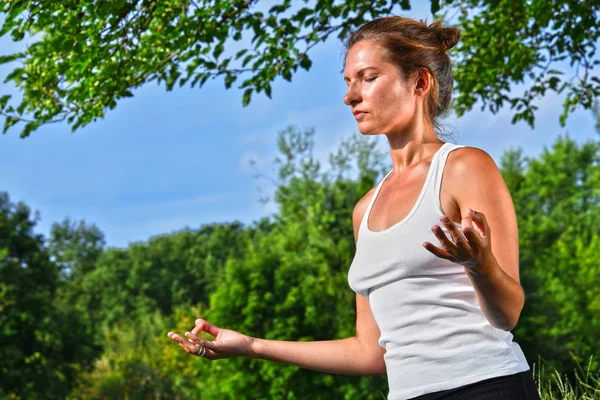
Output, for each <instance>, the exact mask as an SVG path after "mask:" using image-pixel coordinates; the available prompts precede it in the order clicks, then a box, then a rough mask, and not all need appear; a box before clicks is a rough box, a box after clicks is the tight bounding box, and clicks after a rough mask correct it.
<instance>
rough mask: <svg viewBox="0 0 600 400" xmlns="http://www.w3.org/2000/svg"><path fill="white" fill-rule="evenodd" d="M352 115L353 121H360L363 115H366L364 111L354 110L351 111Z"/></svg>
mask: <svg viewBox="0 0 600 400" xmlns="http://www.w3.org/2000/svg"><path fill="white" fill-rule="evenodd" d="M352 114H354V118H355V119H361V118H362V117H364V116H365V115H367V112H366V111H361V110H356V111H353V112H352Z"/></svg>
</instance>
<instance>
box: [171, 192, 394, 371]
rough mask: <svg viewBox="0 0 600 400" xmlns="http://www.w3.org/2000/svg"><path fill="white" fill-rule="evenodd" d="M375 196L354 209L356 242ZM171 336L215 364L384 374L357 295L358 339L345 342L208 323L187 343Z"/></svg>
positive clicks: (365, 307) (367, 313) (370, 321)
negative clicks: (246, 360)
mask: <svg viewBox="0 0 600 400" xmlns="http://www.w3.org/2000/svg"><path fill="white" fill-rule="evenodd" d="M372 195H373V190H371V191H369V193H367V194H366V195H365V196H364V197H363V198H362V199H361V200H360V201H359V202H358V203H357V204H356V207H355V208H354V212H353V214H352V222H353V226H354V239H355V240H356V239H357V236H358V228H359V226H360V222H361V220H362V218H363V215H364V213H365V210H366V207H367V204H368V202H369V200H370V198H371V196H372ZM201 331H205V332H207V333H208V334H210V335H212V336H214V337H215V340H214V341H207V340H204V339H201V338H199V337H198V336H197V335H198V334H199V333H200V332H201ZM168 336H169V337H170V338H171V339H173V340H175V341H176V342H178V343H179V345H180V346H181V347H183V348H184V349H185V350H186V351H188V352H189V353H194V354H197V352H198V350H199V349H200V346H204V347H205V348H206V352H205V355H204V357H205V358H208V359H211V360H214V359H219V358H228V357H236V356H247V357H252V358H258V359H263V360H270V361H277V362H282V363H287V364H293V365H298V366H300V367H303V368H308V369H312V370H317V371H323V372H328V373H336V374H348V375H377V374H384V373H385V363H384V359H383V355H384V353H385V350H384V349H383V348H382V347H381V346H379V343H378V340H379V336H380V332H379V327H378V326H377V324H376V323H375V319H374V318H373V314H372V312H371V307H370V305H369V301H368V300H367V299H366V298H365V297H363V296H360V295H358V294H357V295H356V335H355V336H353V337H350V338H346V339H339V340H327V341H313V342H291V341H280V340H266V339H258V338H251V337H249V336H246V335H242V334H240V333H238V332H235V331H231V330H228V329H221V328H218V327H216V326H215V325H212V324H210V323H208V322H207V321H205V320H202V319H198V320H196V326H195V327H194V329H193V330H192V332H187V333H186V336H187V337H188V339H185V338H182V337H181V336H179V335H177V334H175V333H173V332H169V334H168Z"/></svg>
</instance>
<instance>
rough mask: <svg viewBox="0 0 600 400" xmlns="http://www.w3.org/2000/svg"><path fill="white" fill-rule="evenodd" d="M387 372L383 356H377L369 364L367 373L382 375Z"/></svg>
mask: <svg viewBox="0 0 600 400" xmlns="http://www.w3.org/2000/svg"><path fill="white" fill-rule="evenodd" d="M386 372H387V367H386V366H385V361H384V359H383V357H378V358H377V359H375V360H373V362H371V363H370V364H369V370H368V372H367V375H384V374H385V373H386Z"/></svg>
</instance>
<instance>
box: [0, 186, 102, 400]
mask: <svg viewBox="0 0 600 400" xmlns="http://www.w3.org/2000/svg"><path fill="white" fill-rule="evenodd" d="M30 217H31V215H30V210H29V208H28V207H27V206H25V205H24V204H23V203H18V204H13V203H11V202H10V199H9V197H8V195H7V194H6V193H0V359H1V360H2V363H1V364H0V394H1V395H2V396H3V397H4V396H7V397H11V398H23V399H37V398H42V397H43V398H46V399H59V398H64V396H66V395H67V394H68V393H69V392H70V388H71V380H72V379H73V378H74V376H75V375H76V373H77V372H78V370H79V369H81V368H84V367H85V366H86V365H87V362H88V361H89V359H90V358H91V357H92V356H93V355H94V354H93V348H92V347H91V346H90V345H89V344H88V343H86V342H78V335H81V334H82V333H83V332H84V327H83V326H82V325H81V323H80V321H79V320H78V315H77V314H76V313H74V312H72V311H70V310H62V309H60V308H58V307H57V306H56V305H55V304H53V300H54V298H55V295H56V288H57V285H58V273H59V269H58V267H57V266H56V265H55V264H53V263H52V262H51V261H50V260H49V257H48V253H47V252H46V249H45V248H44V246H43V240H42V237H41V236H40V235H36V234H34V233H33V228H34V226H35V224H36V220H35V219H31V218H30ZM42 393H43V395H42Z"/></svg>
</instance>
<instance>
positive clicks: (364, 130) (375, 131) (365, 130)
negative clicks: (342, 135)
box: [358, 124, 381, 136]
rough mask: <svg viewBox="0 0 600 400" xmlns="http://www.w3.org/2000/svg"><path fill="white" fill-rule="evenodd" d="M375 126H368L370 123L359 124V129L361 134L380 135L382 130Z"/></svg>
mask: <svg viewBox="0 0 600 400" xmlns="http://www.w3.org/2000/svg"><path fill="white" fill-rule="evenodd" d="M374 128H375V127H373V126H368V125H362V126H361V124H358V131H359V132H360V133H361V135H365V136H371V135H380V134H381V132H380V130H378V129H374Z"/></svg>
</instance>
